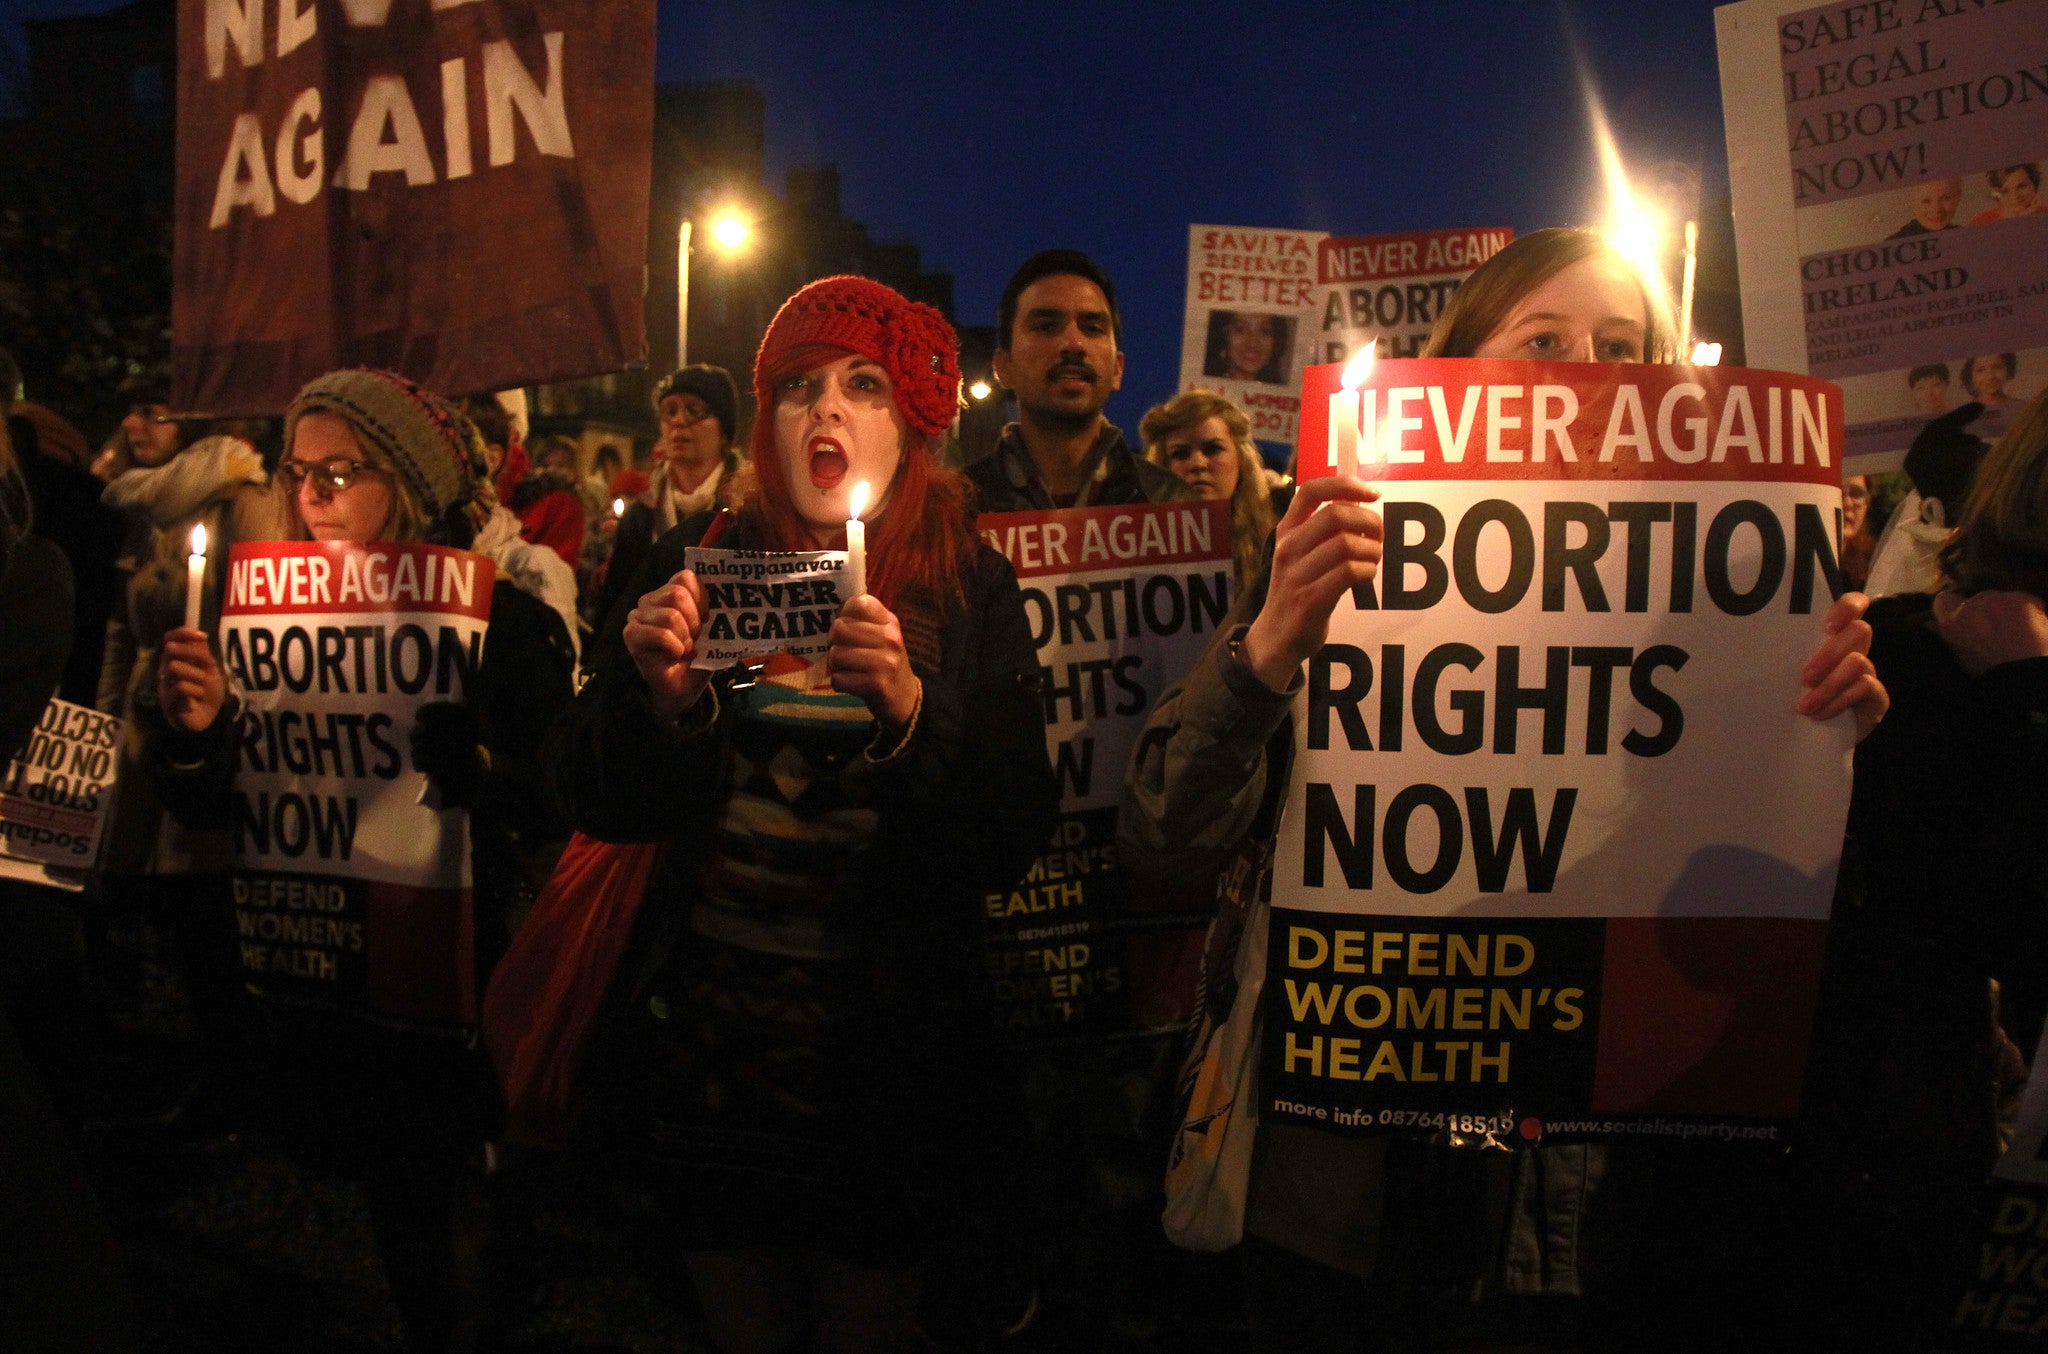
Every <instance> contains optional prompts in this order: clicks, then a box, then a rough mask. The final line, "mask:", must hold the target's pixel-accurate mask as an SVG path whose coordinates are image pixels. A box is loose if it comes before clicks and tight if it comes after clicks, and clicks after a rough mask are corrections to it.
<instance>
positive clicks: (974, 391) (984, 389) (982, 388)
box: [967, 381, 995, 400]
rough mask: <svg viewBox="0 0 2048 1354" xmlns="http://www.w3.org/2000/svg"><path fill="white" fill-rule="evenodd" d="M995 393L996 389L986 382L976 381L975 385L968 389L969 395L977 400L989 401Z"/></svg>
mask: <svg viewBox="0 0 2048 1354" xmlns="http://www.w3.org/2000/svg"><path fill="white" fill-rule="evenodd" d="M994 391H995V387H994V386H991V385H990V384H989V383H988V382H986V381H976V382H975V383H974V384H973V385H971V386H969V387H967V393H968V394H970V395H972V396H974V398H975V399H977V400H985V399H987V398H988V397H989V396H990V395H991V394H993V393H994Z"/></svg>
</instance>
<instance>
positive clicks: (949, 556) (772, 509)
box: [740, 344, 980, 612]
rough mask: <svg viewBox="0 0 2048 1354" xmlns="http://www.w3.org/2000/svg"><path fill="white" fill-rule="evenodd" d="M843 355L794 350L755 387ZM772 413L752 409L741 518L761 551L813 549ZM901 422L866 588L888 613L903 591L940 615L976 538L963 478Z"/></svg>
mask: <svg viewBox="0 0 2048 1354" xmlns="http://www.w3.org/2000/svg"><path fill="white" fill-rule="evenodd" d="M848 351H849V350H847V349H844V348H836V347H830V346H826V345H821V344H806V345H804V346H803V347H800V348H796V349H793V350H792V351H791V352H790V353H789V354H788V355H787V358H786V360H785V361H784V362H782V363H778V364H777V366H778V367H779V370H769V371H762V372H759V373H757V388H759V387H765V388H766V389H768V390H773V389H774V388H775V386H776V385H777V384H778V383H779V382H780V381H781V380H782V378H783V377H785V376H789V375H792V374H794V373H796V372H800V371H810V370H813V369H815V368H817V367H820V366H823V365H824V364H825V363H827V362H831V361H833V360H835V359H837V358H840V357H843V356H846V355H847V353H848ZM774 412H775V411H774V407H773V406H772V405H770V406H767V407H764V408H761V409H759V410H757V411H755V415H754V434H753V458H754V481H755V489H754V492H752V493H750V494H749V495H747V501H746V503H745V504H744V505H742V507H741V508H740V520H741V521H742V522H744V523H746V524H747V525H748V526H749V527H750V528H751V529H752V531H753V532H754V533H756V534H758V535H759V536H760V538H761V542H762V546H763V548H764V549H768V550H811V549H815V548H816V546H815V544H814V543H813V541H812V538H811V533H810V528H809V527H808V526H806V525H805V523H804V520H803V518H802V517H800V516H799V515H798V514H797V510H796V501H795V499H793V498H792V497H791V496H790V491H789V480H788V479H787V477H786V471H785V467H784V466H783V464H782V454H781V452H780V450H779V449H778V448H777V447H776V445H775V417H774ZM897 412H898V414H899V415H900V414H901V413H902V410H901V409H900V408H899V409H898V411H897ZM907 422H908V421H907V420H906V427H905V429H904V435H903V459H902V461H901V462H900V463H899V464H898V465H897V468H896V479H895V482H894V484H893V485H891V487H890V488H889V490H888V491H887V494H886V496H885V501H884V504H883V507H882V512H881V515H880V516H879V517H877V516H872V515H871V516H870V517H869V518H868V521H869V527H870V529H869V532H868V560H869V565H868V591H869V592H871V593H873V594H874V595H875V597H876V599H877V600H878V601H880V602H881V604H882V605H883V606H885V607H888V608H889V609H890V610H891V611H900V610H901V609H902V608H901V607H900V606H899V605H898V603H899V602H900V601H901V600H902V599H903V598H904V596H905V595H906V593H912V594H917V593H921V594H923V595H924V596H926V597H928V598H930V599H931V603H932V604H935V605H936V606H937V607H938V608H939V610H940V611H941V612H950V611H951V610H952V609H953V608H955V607H956V606H959V605H961V604H963V603H964V601H965V599H966V588H965V585H964V583H963V581H962V580H963V578H964V576H965V574H966V570H967V566H968V562H969V561H970V560H971V559H973V557H974V552H975V549H976V547H977V545H978V544H979V540H980V538H979V537H977V536H976V535H975V534H974V526H973V523H972V521H971V520H970V518H969V515H968V508H967V504H968V484H967V477H966V476H964V475H962V474H960V473H959V472H958V471H956V470H949V469H947V468H946V467H945V466H944V465H942V464H940V462H939V458H938V455H937V453H936V452H935V451H934V450H933V447H932V443H933V442H934V441H935V440H936V439H935V438H929V437H925V436H923V435H921V434H919V433H918V432H917V431H916V429H914V428H911V427H909V426H907Z"/></svg>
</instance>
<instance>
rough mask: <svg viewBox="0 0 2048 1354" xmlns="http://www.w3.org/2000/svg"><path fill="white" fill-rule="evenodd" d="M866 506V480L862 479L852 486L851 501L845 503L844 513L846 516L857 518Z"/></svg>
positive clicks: (865, 509)
mask: <svg viewBox="0 0 2048 1354" xmlns="http://www.w3.org/2000/svg"><path fill="white" fill-rule="evenodd" d="M867 508H868V482H867V481H866V480H862V481H861V482H860V483H858V484H856V485H854V486H853V501H852V502H851V503H849V504H848V505H847V508H846V515H847V517H848V518H851V519H858V518H859V517H860V515H861V514H862V513H864V512H866V511H867Z"/></svg>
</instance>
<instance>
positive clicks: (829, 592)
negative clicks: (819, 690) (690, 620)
mask: <svg viewBox="0 0 2048 1354" xmlns="http://www.w3.org/2000/svg"><path fill="white" fill-rule="evenodd" d="M683 561H684V565H685V567H687V568H689V569H692V570H694V571H695V572H696V574H697V580H698V582H699V583H701V584H703V587H704V626H703V629H702V630H701V631H699V632H698V635H697V653H696V656H695V657H693V658H692V659H691V660H690V666H691V667H693V668H712V669H717V668H729V667H731V666H732V665H733V664H734V663H737V662H740V661H741V660H743V659H749V658H766V657H768V656H769V655H772V654H783V655H786V656H788V657H789V658H793V659H799V660H802V662H803V664H804V666H806V667H809V666H812V665H813V664H815V663H817V662H819V661H820V660H822V658H823V657H824V653H825V650H827V649H829V648H831V647H832V622H833V621H834V620H835V619H836V618H837V617H838V615H839V607H840V604H841V603H842V602H843V601H844V600H845V593H846V587H847V583H846V552H845V551H844V550H813V551H805V552H796V553H775V552H770V551H762V550H712V549H705V548H704V547H702V546H694V545H693V546H691V547H690V548H689V549H688V550H685V551H684V552H683Z"/></svg>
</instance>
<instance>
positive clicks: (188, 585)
mask: <svg viewBox="0 0 2048 1354" xmlns="http://www.w3.org/2000/svg"><path fill="white" fill-rule="evenodd" d="M205 591H206V524H205V523H204V522H201V523H200V524H199V525H197V526H195V527H193V528H192V553H191V554H190V555H188V556H186V557H185V628H186V629H188V630H197V629H198V628H199V602H200V598H201V597H202V596H203V595H204V594H205Z"/></svg>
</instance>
